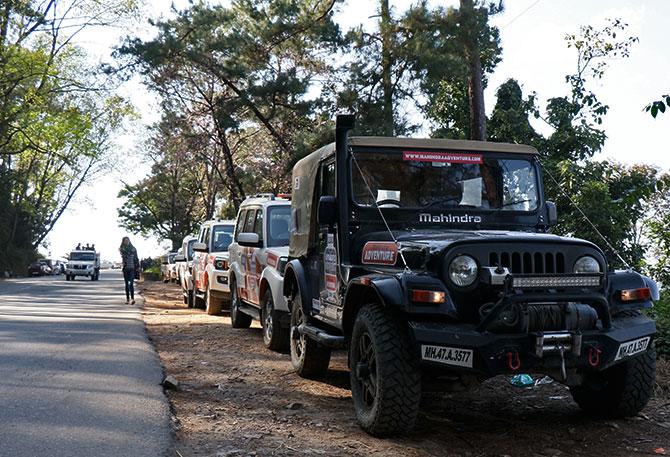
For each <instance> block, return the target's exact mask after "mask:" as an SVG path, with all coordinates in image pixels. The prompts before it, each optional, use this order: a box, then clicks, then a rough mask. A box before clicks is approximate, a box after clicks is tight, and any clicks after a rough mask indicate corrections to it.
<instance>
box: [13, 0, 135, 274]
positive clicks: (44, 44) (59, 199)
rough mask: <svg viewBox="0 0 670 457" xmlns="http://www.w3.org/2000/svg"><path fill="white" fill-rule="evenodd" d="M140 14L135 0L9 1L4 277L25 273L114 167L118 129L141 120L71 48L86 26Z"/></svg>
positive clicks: (81, 52)
mask: <svg viewBox="0 0 670 457" xmlns="http://www.w3.org/2000/svg"><path fill="white" fill-rule="evenodd" d="M60 8H63V9H62V10H61V9H60ZM135 8H136V5H135V2H130V1H127V0H126V1H114V0H107V1H102V0H90V1H80V2H72V1H66V0H63V1H52V2H33V1H25V0H24V1H17V0H14V1H10V2H8V3H6V4H3V8H2V10H1V11H0V31H1V33H0V93H2V94H3V96H2V97H1V98H0V213H1V214H2V215H3V217H2V218H0V251H1V252H2V255H0V271H3V270H10V271H11V270H16V271H23V269H24V268H25V265H24V264H25V261H26V259H30V258H31V257H34V256H35V253H36V249H37V247H38V246H39V245H40V244H41V243H43V241H44V239H45V237H46V236H47V235H48V233H49V232H50V231H51V230H52V228H53V226H54V224H56V222H57V221H58V219H59V218H60V216H61V215H62V214H63V212H64V211H65V209H66V208H67V207H68V205H69V203H70V202H71V200H72V199H73V198H74V196H75V194H76V193H77V191H78V190H79V189H80V187H81V186H82V185H83V184H84V183H85V182H87V181H89V180H91V179H92V178H93V177H95V175H96V173H97V172H98V171H100V170H101V169H102V168H103V167H104V166H105V162H106V160H107V151H108V149H109V146H110V144H111V142H112V141H113V136H114V134H115V132H116V131H118V130H119V129H120V128H121V127H122V123H123V119H125V118H126V117H128V116H129V115H131V114H132V109H131V108H130V106H129V105H128V104H127V103H126V102H125V101H124V100H122V99H120V98H119V97H117V96H113V95H110V92H109V91H108V90H105V89H104V88H101V87H99V81H98V79H97V75H96V72H95V70H94V69H92V68H91V67H90V65H89V64H88V63H87V62H86V55H85V54H84V52H83V51H82V50H81V49H79V48H77V47H76V46H73V45H72V44H71V42H72V40H73V38H74V37H75V35H76V34H77V33H78V32H79V31H81V30H83V29H84V28H86V27H88V26H90V25H106V24H109V23H111V22H115V21H117V20H119V19H120V18H121V17H122V16H124V15H126V14H129V13H130V12H131V11H134V10H135ZM57 11H58V13H57Z"/></svg>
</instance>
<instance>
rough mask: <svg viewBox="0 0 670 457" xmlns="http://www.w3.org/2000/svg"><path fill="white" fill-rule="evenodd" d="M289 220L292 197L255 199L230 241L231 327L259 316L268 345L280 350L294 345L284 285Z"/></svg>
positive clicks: (246, 207) (240, 217) (245, 324)
mask: <svg viewBox="0 0 670 457" xmlns="http://www.w3.org/2000/svg"><path fill="white" fill-rule="evenodd" d="M290 221H291V201H290V200H289V199H287V198H282V197H281V196H278V197H275V196H274V195H272V194H260V195H257V196H254V197H250V198H248V199H246V200H245V201H244V202H243V203H242V205H241V206H240V211H239V213H238V215H237V224H236V227H235V240H234V241H233V243H232V244H231V245H230V284H231V285H230V288H231V289H230V302H231V303H230V321H231V325H232V326H233V327H234V328H246V327H249V326H250V325H251V320H252V319H258V320H260V321H261V325H262V326H263V342H264V344H265V346H266V347H267V348H269V349H272V350H277V351H279V350H284V349H286V348H287V347H288V343H289V340H288V338H289V327H290V314H289V309H288V306H287V305H286V299H285V298H284V295H283V291H282V289H283V283H284V278H283V270H284V267H285V266H286V260H287V258H288V242H289V227H290Z"/></svg>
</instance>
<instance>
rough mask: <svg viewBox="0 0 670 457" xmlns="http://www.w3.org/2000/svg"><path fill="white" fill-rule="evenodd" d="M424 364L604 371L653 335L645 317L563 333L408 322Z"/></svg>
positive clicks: (481, 370) (489, 371)
mask: <svg viewBox="0 0 670 457" xmlns="http://www.w3.org/2000/svg"><path fill="white" fill-rule="evenodd" d="M409 328H410V333H411V335H412V338H413V340H414V345H415V348H414V350H415V353H416V356H417V357H418V359H419V361H420V363H421V365H422V366H424V367H426V368H430V369H432V370H436V371H450V372H453V371H458V372H470V373H473V374H478V375H483V376H485V377H492V376H496V375H499V374H504V373H519V372H520V373H524V372H538V373H542V372H545V373H548V372H552V373H555V372H556V370H560V369H561V365H563V369H567V370H570V369H578V370H603V369H605V368H608V367H610V366H612V365H614V364H616V363H618V362H620V361H623V360H625V359H626V358H627V357H631V356H633V355H636V354H638V353H641V352H644V351H646V350H647V349H648V348H649V346H650V345H651V343H652V339H653V335H654V334H655V333H656V325H655V323H654V321H653V320H651V319H649V318H648V317H646V316H644V315H636V316H630V317H623V318H616V319H613V320H612V325H611V327H610V328H606V329H596V330H581V331H579V330H576V331H561V332H530V333H511V334H503V333H491V332H487V331H483V332H481V331H478V330H477V328H476V326H475V325H468V324H450V323H443V322H442V323H441V322H427V321H410V322H409Z"/></svg>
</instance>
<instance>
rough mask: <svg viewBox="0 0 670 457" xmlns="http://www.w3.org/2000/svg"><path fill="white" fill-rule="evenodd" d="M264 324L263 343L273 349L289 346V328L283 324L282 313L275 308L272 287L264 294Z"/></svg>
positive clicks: (262, 314) (282, 348)
mask: <svg viewBox="0 0 670 457" xmlns="http://www.w3.org/2000/svg"><path fill="white" fill-rule="evenodd" d="M261 324H262V325H263V344H265V347H266V348H268V349H270V350H272V351H285V350H286V348H287V347H288V336H289V335H288V329H286V328H284V327H282V325H281V314H280V313H279V311H276V310H275V305H274V301H273V300H272V292H271V291H270V288H268V289H267V290H266V291H265V294H264V295H263V309H262V312H261Z"/></svg>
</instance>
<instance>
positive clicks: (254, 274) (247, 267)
mask: <svg viewBox="0 0 670 457" xmlns="http://www.w3.org/2000/svg"><path fill="white" fill-rule="evenodd" d="M242 231H243V232H245V233H256V234H257V235H258V242H259V245H261V246H262V245H263V209H262V208H250V209H248V210H247V214H246V218H245V221H244V229H243V230H242ZM259 250H260V249H259V248H257V247H251V246H242V247H241V248H240V270H241V271H242V274H243V276H244V280H243V281H240V284H239V288H240V297H241V298H242V299H243V300H244V301H246V302H248V303H253V304H255V305H258V304H259V303H260V299H259V285H258V280H259V279H260V275H261V272H262V271H263V266H262V265H261V262H260V259H259V258H258V253H259Z"/></svg>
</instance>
